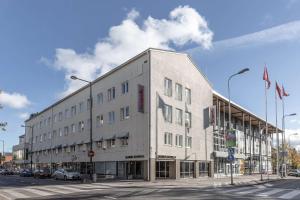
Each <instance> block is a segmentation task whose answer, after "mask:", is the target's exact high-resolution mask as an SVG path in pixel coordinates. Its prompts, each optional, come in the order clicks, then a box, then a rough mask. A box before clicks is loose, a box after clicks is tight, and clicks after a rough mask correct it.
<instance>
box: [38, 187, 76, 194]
mask: <svg viewBox="0 0 300 200" xmlns="http://www.w3.org/2000/svg"><path fill="white" fill-rule="evenodd" d="M43 190H47V191H49V192H54V193H58V194H70V193H72V192H71V191H66V190H62V189H59V188H57V187H55V186H45V187H43Z"/></svg>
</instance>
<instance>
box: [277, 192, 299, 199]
mask: <svg viewBox="0 0 300 200" xmlns="http://www.w3.org/2000/svg"><path fill="white" fill-rule="evenodd" d="M299 194H300V191H299V190H293V191H291V192H289V193H286V194H284V195H281V196H280V197H278V198H280V199H291V198H294V197H295V196H297V195H299Z"/></svg>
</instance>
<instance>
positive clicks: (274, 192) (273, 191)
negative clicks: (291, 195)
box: [256, 189, 284, 197]
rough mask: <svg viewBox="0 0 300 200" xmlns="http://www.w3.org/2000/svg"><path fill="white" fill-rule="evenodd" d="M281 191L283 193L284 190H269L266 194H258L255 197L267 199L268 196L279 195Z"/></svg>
mask: <svg viewBox="0 0 300 200" xmlns="http://www.w3.org/2000/svg"><path fill="white" fill-rule="evenodd" d="M282 191H284V189H272V190H269V191H267V192H263V193H260V194H258V195H256V196H261V197H263V196H266V197H267V196H269V195H272V194H276V193H279V192H282Z"/></svg>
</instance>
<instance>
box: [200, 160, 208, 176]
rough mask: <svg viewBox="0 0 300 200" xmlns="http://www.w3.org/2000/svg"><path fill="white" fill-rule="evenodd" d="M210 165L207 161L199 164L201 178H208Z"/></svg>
mask: <svg viewBox="0 0 300 200" xmlns="http://www.w3.org/2000/svg"><path fill="white" fill-rule="evenodd" d="M208 171H209V163H208V162H205V161H200V162H199V176H208Z"/></svg>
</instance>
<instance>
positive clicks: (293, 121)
mask: <svg viewBox="0 0 300 200" xmlns="http://www.w3.org/2000/svg"><path fill="white" fill-rule="evenodd" d="M289 122H290V123H292V124H300V119H290V120H289Z"/></svg>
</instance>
